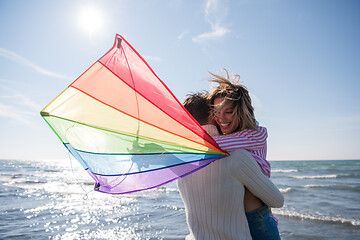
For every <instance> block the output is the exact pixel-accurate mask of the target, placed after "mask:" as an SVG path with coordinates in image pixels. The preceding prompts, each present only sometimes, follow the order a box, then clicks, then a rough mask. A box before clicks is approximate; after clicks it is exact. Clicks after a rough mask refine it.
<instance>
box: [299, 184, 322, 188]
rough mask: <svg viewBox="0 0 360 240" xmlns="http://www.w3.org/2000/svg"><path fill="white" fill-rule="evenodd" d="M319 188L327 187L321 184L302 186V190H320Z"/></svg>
mask: <svg viewBox="0 0 360 240" xmlns="http://www.w3.org/2000/svg"><path fill="white" fill-rule="evenodd" d="M321 187H328V186H327V185H322V184H307V185H304V188H321Z"/></svg>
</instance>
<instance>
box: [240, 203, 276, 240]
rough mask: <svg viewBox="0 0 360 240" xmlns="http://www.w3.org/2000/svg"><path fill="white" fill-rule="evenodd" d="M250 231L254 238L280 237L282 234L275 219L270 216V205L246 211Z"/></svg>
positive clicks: (271, 238) (270, 239) (268, 238)
mask: <svg viewBox="0 0 360 240" xmlns="http://www.w3.org/2000/svg"><path fill="white" fill-rule="evenodd" d="M246 218H247V221H248V223H249V228H250V233H251V237H252V238H253V240H273V239H276V240H277V239H280V234H279V230H278V227H277V225H276V222H275V220H274V219H273V218H272V217H270V210H269V207H268V206H266V205H265V206H263V207H261V208H259V209H256V210H254V211H251V212H247V213H246Z"/></svg>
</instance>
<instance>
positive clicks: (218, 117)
mask: <svg viewBox="0 0 360 240" xmlns="http://www.w3.org/2000/svg"><path fill="white" fill-rule="evenodd" d="M224 100H225V98H223V97H219V98H215V99H214V110H213V115H214V119H215V121H216V123H217V124H218V125H219V126H220V129H221V132H222V133H223V134H230V133H233V132H234V131H235V130H236V129H237V126H236V125H237V124H236V121H234V115H233V111H234V106H233V104H232V103H231V102H227V103H226V104H224V105H220V104H221V103H222V102H223V101H224Z"/></svg>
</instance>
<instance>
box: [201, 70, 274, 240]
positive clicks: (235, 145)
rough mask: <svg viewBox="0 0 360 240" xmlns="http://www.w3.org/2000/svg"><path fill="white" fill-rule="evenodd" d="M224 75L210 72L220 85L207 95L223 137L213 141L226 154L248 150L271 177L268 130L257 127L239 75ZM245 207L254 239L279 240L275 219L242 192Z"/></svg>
mask: <svg viewBox="0 0 360 240" xmlns="http://www.w3.org/2000/svg"><path fill="white" fill-rule="evenodd" d="M225 73H226V74H225V76H220V75H216V74H212V73H211V75H212V78H211V79H210V81H212V82H216V83H218V84H219V85H218V86H217V87H216V88H215V89H214V90H213V91H212V92H211V93H210V94H209V96H208V100H209V103H210V106H211V108H212V114H213V117H214V119H215V121H216V123H217V127H218V130H219V131H220V132H221V134H222V135H220V136H215V137H214V140H215V141H216V142H217V143H218V145H219V146H220V147H221V148H222V149H223V150H226V151H231V150H235V149H239V148H242V149H245V150H247V151H248V152H250V153H251V155H252V156H253V157H254V158H255V160H256V161H257V163H258V164H259V166H260V168H261V170H262V172H263V173H264V174H265V175H266V176H268V177H270V164H269V162H268V161H267V160H266V150H267V149H266V145H267V144H266V140H267V136H268V135H267V130H266V128H265V127H262V126H258V124H257V121H256V119H255V115H254V108H253V106H252V104H251V98H250V95H249V92H248V91H247V89H246V88H245V86H243V85H239V84H238V81H239V79H240V76H239V75H232V76H229V74H228V72H227V71H226V70H225ZM230 80H232V81H230ZM244 208H245V212H246V216H247V219H248V223H249V228H250V232H251V235H252V238H253V239H280V236H279V231H278V228H277V220H276V218H275V217H273V216H272V214H271V212H270V210H269V208H268V207H267V206H266V205H264V203H263V202H262V201H261V200H260V199H258V198H257V197H256V196H255V195H253V194H252V193H251V192H250V191H245V196H244ZM266 236H269V237H266Z"/></svg>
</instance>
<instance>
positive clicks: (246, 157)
mask: <svg viewBox="0 0 360 240" xmlns="http://www.w3.org/2000/svg"><path fill="white" fill-rule="evenodd" d="M228 158H230V159H228V160H227V161H228V165H227V166H228V168H229V171H230V173H231V175H232V176H233V177H234V178H235V179H237V180H238V181H239V182H241V183H242V184H244V186H245V187H247V188H248V189H249V190H250V191H251V192H252V193H253V194H254V195H255V196H257V197H258V198H259V199H261V200H262V201H263V202H264V203H265V204H266V205H268V206H269V207H274V208H280V207H282V206H283V204H284V196H283V195H282V193H281V192H280V191H279V189H278V188H277V187H276V186H275V185H274V183H273V182H272V181H271V180H270V179H269V178H267V177H266V176H265V175H264V174H263V173H262V172H261V170H260V167H259V165H258V164H257V163H256V161H255V159H254V158H253V156H251V154H250V153H249V152H248V151H246V150H244V149H238V150H234V151H232V152H230V157H228ZM229 160H230V161H229Z"/></svg>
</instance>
